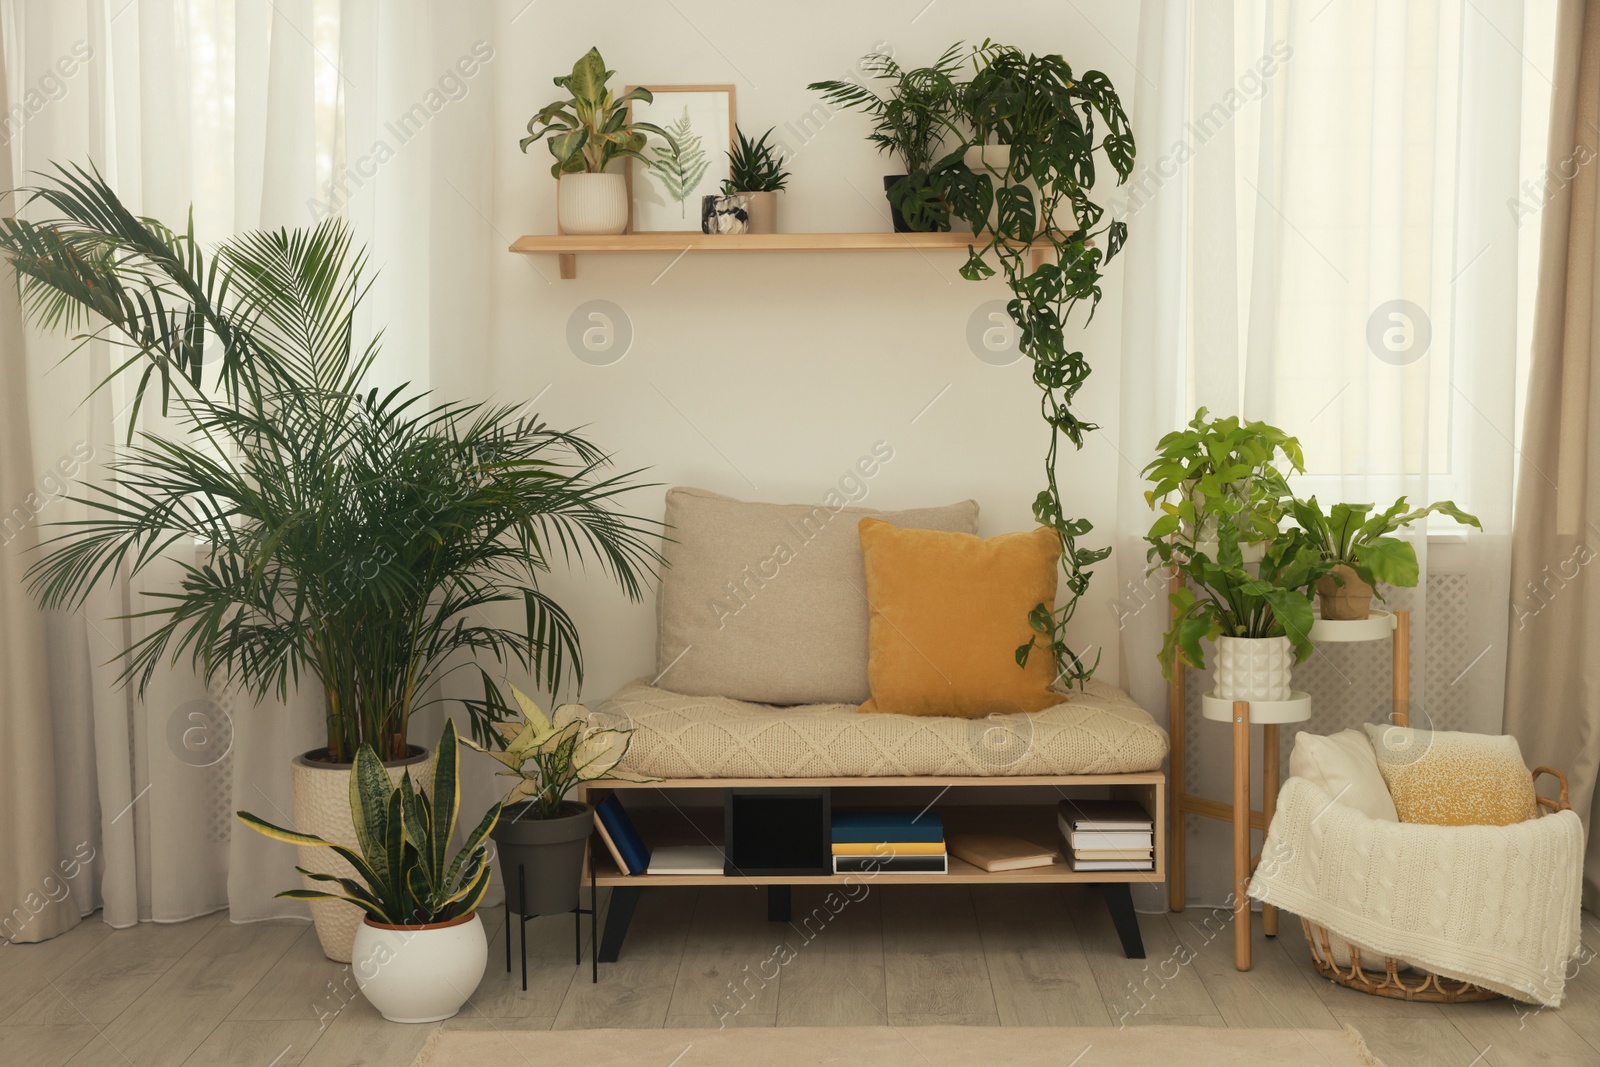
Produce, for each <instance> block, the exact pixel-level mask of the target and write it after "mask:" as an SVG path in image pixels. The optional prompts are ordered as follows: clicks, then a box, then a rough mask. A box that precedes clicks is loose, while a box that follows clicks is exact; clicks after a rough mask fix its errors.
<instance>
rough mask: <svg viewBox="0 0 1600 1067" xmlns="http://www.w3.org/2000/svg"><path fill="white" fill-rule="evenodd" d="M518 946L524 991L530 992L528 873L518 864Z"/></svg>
mask: <svg viewBox="0 0 1600 1067" xmlns="http://www.w3.org/2000/svg"><path fill="white" fill-rule="evenodd" d="M517 929H518V940H517V944H518V945H520V946H521V948H522V991H523V992H524V993H526V992H527V991H528V872H527V871H525V870H523V869H522V864H520V863H519V864H517Z"/></svg>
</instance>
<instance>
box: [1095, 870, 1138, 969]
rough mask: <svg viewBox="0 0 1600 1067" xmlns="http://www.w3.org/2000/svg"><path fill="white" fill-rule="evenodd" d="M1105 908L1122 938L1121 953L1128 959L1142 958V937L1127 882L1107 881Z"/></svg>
mask: <svg viewBox="0 0 1600 1067" xmlns="http://www.w3.org/2000/svg"><path fill="white" fill-rule="evenodd" d="M1101 888H1102V889H1104V890H1105V894H1106V910H1107V911H1109V912H1110V913H1111V924H1112V925H1113V926H1115V927H1116V928H1117V937H1119V938H1121V940H1122V954H1123V955H1124V956H1126V957H1128V959H1130V960H1142V959H1144V938H1143V937H1142V936H1141V935H1140V933H1139V918H1138V916H1137V915H1136V914H1135V913H1134V910H1133V891H1132V889H1131V888H1130V887H1129V885H1128V883H1127V882H1107V883H1106V884H1105V885H1103V886H1102V887H1101Z"/></svg>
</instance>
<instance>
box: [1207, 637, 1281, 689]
mask: <svg viewBox="0 0 1600 1067" xmlns="http://www.w3.org/2000/svg"><path fill="white" fill-rule="evenodd" d="M1216 652H1217V662H1216V670H1215V671H1214V672H1213V674H1212V681H1213V683H1214V684H1213V688H1212V696H1214V697H1216V698H1217V699H1219V700H1257V701H1260V700H1273V701H1276V700H1288V699H1289V698H1290V696H1291V695H1293V689H1292V688H1291V687H1290V684H1289V683H1290V680H1291V679H1290V674H1291V672H1292V671H1293V670H1294V646H1293V645H1292V644H1290V643H1289V639H1288V638H1287V637H1219V638H1217V640H1216Z"/></svg>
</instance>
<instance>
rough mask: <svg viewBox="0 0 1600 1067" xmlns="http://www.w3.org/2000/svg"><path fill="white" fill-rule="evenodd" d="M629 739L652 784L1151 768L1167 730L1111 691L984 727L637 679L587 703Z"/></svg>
mask: <svg viewBox="0 0 1600 1067" xmlns="http://www.w3.org/2000/svg"><path fill="white" fill-rule="evenodd" d="M593 714H594V716H595V717H596V718H597V719H598V720H600V722H602V723H604V724H605V725H617V726H625V725H631V726H632V727H633V728H634V730H635V733H634V735H633V744H632V747H630V748H629V750H628V755H627V758H626V760H625V761H624V762H623V766H624V767H625V768H626V769H628V770H632V771H635V772H638V773H640V774H647V775H650V776H652V777H656V778H859V777H899V776H940V777H958V776H959V777H965V776H980V775H984V776H998V775H1058V774H1124V773H1129V772H1133V771H1153V770H1157V769H1159V768H1160V766H1161V761H1162V759H1163V758H1164V757H1165V756H1166V754H1167V733H1166V731H1165V730H1163V729H1162V728H1161V727H1159V726H1157V725H1156V724H1155V721H1154V720H1153V719H1151V718H1150V715H1149V713H1148V712H1146V711H1145V710H1144V709H1143V708H1141V707H1139V705H1137V704H1135V703H1134V702H1133V701H1132V699H1130V698H1129V697H1128V695H1127V694H1126V693H1124V692H1123V691H1122V690H1120V689H1117V688H1115V687H1113V686H1109V685H1103V684H1101V683H1098V682H1091V683H1090V684H1089V688H1088V691H1087V692H1081V693H1080V692H1074V693H1072V694H1071V696H1070V697H1069V698H1068V699H1067V702H1066V703H1063V704H1058V705H1056V706H1055V707H1053V708H1046V709H1045V710H1044V711H1040V712H1036V713H1034V714H1031V715H1001V716H993V717H991V718H988V719H956V718H947V717H943V716H917V717H914V716H909V715H862V714H859V713H858V712H857V711H856V706H855V705H854V704H812V705H804V706H798V707H773V706H771V705H767V704H750V703H746V702H744V701H740V700H729V699H727V698H725V697H704V696H685V695H683V694H681V693H673V692H669V691H667V690H665V689H655V688H652V687H651V686H649V685H646V684H644V683H643V682H635V683H633V684H632V685H629V686H626V687H624V688H623V689H622V691H621V692H619V693H617V694H616V696H614V697H612V698H611V699H610V700H607V701H605V702H604V703H602V704H600V705H598V706H596V707H595V708H594V712H593Z"/></svg>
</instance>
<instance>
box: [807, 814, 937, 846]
mask: <svg viewBox="0 0 1600 1067" xmlns="http://www.w3.org/2000/svg"><path fill="white" fill-rule="evenodd" d="M833 840H835V841H837V842H839V843H841V844H846V843H849V844H866V843H872V842H877V841H904V842H911V841H943V840H944V821H943V820H942V819H940V818H939V816H938V815H936V814H934V813H933V812H927V813H925V814H923V815H920V816H918V815H913V814H910V813H905V814H900V813H895V812H840V813H839V814H836V815H835V816H834V817H833Z"/></svg>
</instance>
